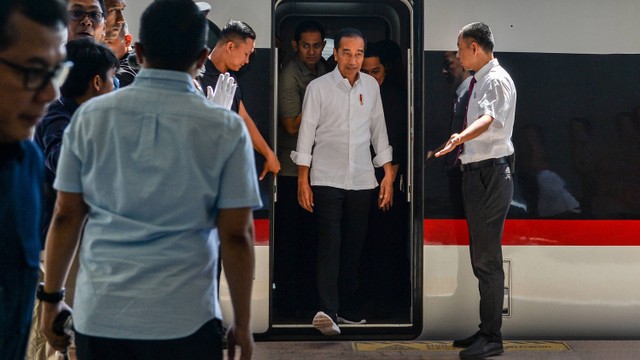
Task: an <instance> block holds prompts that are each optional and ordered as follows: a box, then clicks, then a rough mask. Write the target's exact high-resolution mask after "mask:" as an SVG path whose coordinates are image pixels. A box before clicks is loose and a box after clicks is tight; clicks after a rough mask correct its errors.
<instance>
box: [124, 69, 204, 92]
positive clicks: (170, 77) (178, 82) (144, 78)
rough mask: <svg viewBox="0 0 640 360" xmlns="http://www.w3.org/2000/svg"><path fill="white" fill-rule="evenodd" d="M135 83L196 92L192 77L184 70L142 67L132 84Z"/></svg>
mask: <svg viewBox="0 0 640 360" xmlns="http://www.w3.org/2000/svg"><path fill="white" fill-rule="evenodd" d="M136 83H139V85H145V86H151V87H155V88H159V89H168V90H179V91H184V92H196V88H195V86H194V85H193V79H192V78H191V76H190V75H189V74H188V73H186V72H184V71H173V70H161V69H149V68H143V69H141V70H140V72H139V73H138V76H137V77H136V81H135V82H134V83H133V84H136Z"/></svg>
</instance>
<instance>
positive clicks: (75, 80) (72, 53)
mask: <svg viewBox="0 0 640 360" xmlns="http://www.w3.org/2000/svg"><path fill="white" fill-rule="evenodd" d="M66 46H67V59H68V60H70V61H72V62H73V68H72V69H71V71H70V72H69V76H68V77H67V79H66V80H65V82H64V84H62V87H60V93H61V94H62V96H64V97H67V98H75V97H78V96H82V95H84V94H86V93H87V90H88V89H89V86H90V82H91V79H93V77H94V76H96V75H98V76H100V78H102V79H103V80H105V81H106V79H107V72H109V70H111V69H113V68H115V69H117V68H118V66H119V62H118V59H117V58H116V56H115V54H114V53H113V51H111V49H109V48H108V47H106V46H105V45H103V44H100V43H97V42H96V41H94V40H93V39H88V38H80V39H76V40H72V41H69V42H68V43H67V45H66Z"/></svg>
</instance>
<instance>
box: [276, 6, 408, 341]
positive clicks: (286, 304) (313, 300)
mask: <svg viewBox="0 0 640 360" xmlns="http://www.w3.org/2000/svg"><path fill="white" fill-rule="evenodd" d="M273 14H274V19H273V27H274V35H275V39H276V41H275V42H274V43H275V44H276V47H277V51H276V56H275V61H274V62H273V65H274V66H273V67H274V72H273V73H274V77H275V81H274V83H275V84H278V81H277V79H278V76H279V75H280V73H281V71H282V70H283V69H284V68H285V67H286V66H287V64H288V63H289V62H291V61H293V59H294V58H295V57H296V56H297V54H296V52H295V51H294V48H293V46H292V41H293V40H295V39H294V33H295V29H296V27H297V26H298V25H299V24H301V23H303V22H304V21H308V20H312V21H315V22H317V23H319V24H321V25H322V27H323V30H324V32H325V39H326V40H327V44H326V46H325V48H324V51H323V52H322V53H323V57H322V59H321V60H320V61H322V62H324V63H326V64H325V65H326V66H327V71H331V70H332V67H331V66H332V64H331V59H330V57H329V55H330V54H332V52H333V51H332V49H333V37H334V35H335V34H336V33H337V32H338V30H340V29H341V28H343V27H353V28H356V29H358V30H360V31H362V33H363V34H364V36H365V38H366V41H367V45H368V46H372V45H373V44H375V45H374V46H375V47H376V48H378V49H379V50H381V51H384V52H385V54H391V53H393V54H392V55H391V56H393V55H395V59H396V60H395V63H393V65H390V66H388V67H387V69H388V71H387V75H386V77H385V79H384V80H383V83H382V85H381V92H382V86H385V85H384V82H387V85H389V84H390V83H392V82H393V83H395V84H397V87H396V88H397V89H399V90H398V91H399V92H400V94H399V97H397V99H402V100H396V101H397V102H400V107H401V108H400V110H399V111H392V112H390V113H389V114H387V113H386V112H385V117H386V120H387V124H388V128H389V129H391V128H392V127H393V128H394V129H401V130H400V131H399V132H400V134H396V135H395V136H396V137H397V139H399V140H398V141H396V144H397V145H396V146H394V153H395V154H404V156H403V157H401V161H400V162H399V164H398V165H399V166H398V169H400V170H399V171H398V176H397V177H396V180H397V184H396V187H394V190H395V192H396V194H397V197H396V198H395V201H394V204H393V207H392V211H390V212H388V213H382V212H380V211H379V210H377V209H376V208H372V209H370V211H369V214H364V216H368V217H369V229H368V231H367V239H366V241H365V245H364V249H363V251H362V255H361V261H360V267H359V281H358V284H359V286H358V289H357V290H356V296H355V299H356V300H355V301H356V302H357V304H356V306H354V308H356V309H357V311H358V313H357V314H354V315H353V316H356V317H357V318H353V319H349V320H356V321H357V322H359V321H360V320H362V319H364V320H366V323H356V324H347V325H344V324H342V325H341V328H342V329H343V333H352V334H355V335H357V334H376V333H381V334H383V333H384V334H388V333H389V329H388V328H390V327H391V328H393V329H395V330H394V331H393V333H395V334H402V333H407V332H408V331H410V330H411V326H412V323H413V319H414V314H413V311H414V309H415V307H414V306H413V303H412V300H413V296H412V290H411V289H413V288H414V286H413V282H414V281H415V279H413V278H412V274H414V273H415V271H413V269H412V266H413V265H412V264H413V263H414V262H413V261H412V259H413V256H414V254H413V253H412V249H413V246H412V241H411V227H412V220H411V209H410V208H411V203H410V202H409V200H410V199H411V196H410V195H408V189H409V184H410V181H411V180H410V179H411V176H410V166H411V146H410V145H411V144H410V140H411V137H410V134H411V122H410V121H409V120H410V116H411V115H410V114H411V111H410V110H411V98H412V96H411V89H412V87H413V84H412V81H413V80H412V79H411V77H410V76H408V74H410V73H411V68H412V66H413V64H412V63H411V56H409V55H408V54H410V51H408V50H409V49H411V48H412V44H413V41H414V39H413V33H412V22H413V11H412V7H411V4H410V3H408V2H407V1H402V0H386V1H320V0H316V1H286V0H284V1H279V2H277V3H276V5H275V9H274V12H273ZM385 56H386V55H385ZM277 89H278V86H277V85H276V90H277ZM278 100H279V99H278V92H277V91H276V92H274V107H275V109H276V111H275V112H274V113H275V114H276V116H275V119H274V123H273V125H272V126H273V127H274V133H275V134H276V141H275V143H276V153H277V154H278V156H279V157H280V162H281V164H282V165H283V170H285V168H286V165H285V164H284V163H285V162H286V161H287V160H288V161H291V160H290V159H289V153H290V151H291V150H295V142H296V136H295V134H290V133H286V132H285V131H284V129H283V125H282V122H281V121H280V120H281V119H280V116H278V115H277V114H279V113H280V111H279V109H278V104H279V101H278ZM383 102H384V99H383ZM280 103H281V102H280ZM385 111H386V110H385ZM390 121H391V122H392V123H389V122H390ZM391 132H392V131H389V133H390V134H389V136H394V135H391ZM290 165H291V166H292V167H291V168H290V169H289V171H286V170H285V171H283V172H282V173H281V174H280V175H279V176H278V179H277V186H276V187H275V188H276V190H275V194H274V196H273V199H274V203H273V209H274V211H273V212H272V224H273V229H272V231H273V240H272V242H271V294H270V299H271V314H270V319H271V321H270V322H271V328H272V330H273V331H275V332H276V333H278V332H280V333H283V334H288V333H293V332H294V331H295V332H296V333H298V334H299V333H300V330H301V329H305V328H309V331H311V332H310V333H311V334H315V332H312V331H314V330H313V329H311V320H312V318H313V316H314V314H315V313H316V311H318V305H317V290H316V273H317V271H316V247H317V238H316V233H317V229H316V228H315V220H314V218H313V214H311V213H308V212H306V211H305V210H303V209H302V208H300V207H299V205H298V204H297V167H296V166H295V165H294V164H293V163H291V164H290ZM396 189H397V190H396Z"/></svg>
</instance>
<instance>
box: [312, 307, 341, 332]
mask: <svg viewBox="0 0 640 360" xmlns="http://www.w3.org/2000/svg"><path fill="white" fill-rule="evenodd" d="M313 327H314V328H316V329H318V331H320V332H321V333H322V334H323V335H339V334H340V328H339V327H338V325H337V324H336V323H335V322H334V321H333V319H331V316H329V315H327V314H325V313H324V312H322V311H318V313H317V314H316V316H314V317H313Z"/></svg>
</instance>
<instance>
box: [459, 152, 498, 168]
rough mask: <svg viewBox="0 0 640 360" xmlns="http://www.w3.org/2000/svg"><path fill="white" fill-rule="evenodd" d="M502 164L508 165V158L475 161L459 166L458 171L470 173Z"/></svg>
mask: <svg viewBox="0 0 640 360" xmlns="http://www.w3.org/2000/svg"><path fill="white" fill-rule="evenodd" d="M504 164H509V157H508V156H504V157H501V158H497V159H487V160H482V161H476V162H472V163H468V164H462V165H460V170H462V171H471V170H477V169H480V168H485V167H491V166H498V165H504Z"/></svg>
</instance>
